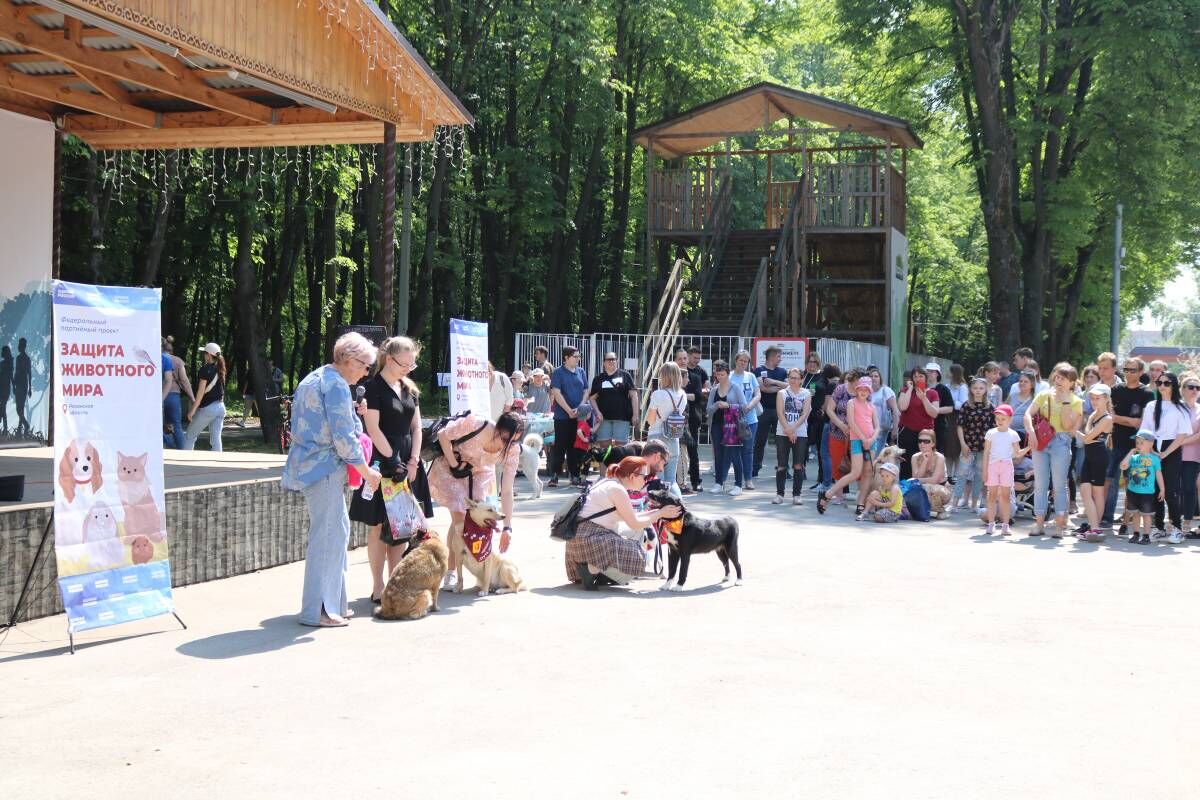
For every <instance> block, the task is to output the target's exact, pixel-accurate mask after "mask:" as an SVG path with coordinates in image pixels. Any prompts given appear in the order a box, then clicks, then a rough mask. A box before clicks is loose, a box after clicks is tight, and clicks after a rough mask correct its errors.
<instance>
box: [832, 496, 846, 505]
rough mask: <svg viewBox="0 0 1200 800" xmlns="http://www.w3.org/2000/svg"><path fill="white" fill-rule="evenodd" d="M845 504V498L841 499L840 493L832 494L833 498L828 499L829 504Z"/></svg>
mask: <svg viewBox="0 0 1200 800" xmlns="http://www.w3.org/2000/svg"><path fill="white" fill-rule="evenodd" d="M845 504H846V502H845V500H843V499H842V496H841V495H840V494H835V495H834V496H833V499H832V500H830V501H829V505H831V506H843V505H845Z"/></svg>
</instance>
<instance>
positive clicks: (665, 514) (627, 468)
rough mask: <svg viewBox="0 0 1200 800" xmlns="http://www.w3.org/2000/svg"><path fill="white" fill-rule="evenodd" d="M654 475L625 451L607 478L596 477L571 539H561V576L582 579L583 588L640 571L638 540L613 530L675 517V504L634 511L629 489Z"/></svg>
mask: <svg viewBox="0 0 1200 800" xmlns="http://www.w3.org/2000/svg"><path fill="white" fill-rule="evenodd" d="M652 478H654V471H653V470H652V469H651V468H650V465H649V463H647V461H646V459H644V458H641V457H640V456H627V457H625V458H623V459H621V460H620V461H619V462H617V463H616V464H613V465H612V466H611V467H609V468H608V477H606V478H604V479H602V480H599V481H596V483H594V484H592V487H591V488H590V489H589V490H588V496H587V500H586V501H585V502H584V504H583V508H581V509H580V510H579V522H578V524H577V525H576V527H575V538H573V539H571V540H570V541H568V542H567V548H566V549H567V554H566V558H567V578H569V579H570V581H571V582H572V583H577V582H580V581H582V582H583V588H584V589H586V590H588V591H595V589H596V587H597V586H599V585H609V586H611V585H615V584H618V583H628V582H629V581H631V580H632V579H634V578H636V577H638V576H640V575H641V574H642V572H643V570H644V568H645V565H646V555H645V553H644V552H643V551H642V545H641V543H640V542H638V541H637V540H634V539H627V538H626V537H624V536H622V535H621V534H620V533H619V532H618V526H620V525H621V523H624V524H625V525H627V526H628V527H629V529H630V530H634V531H641V530H642V529H644V528H645V527H646V526H648V525H651V524H653V523H655V522H657V521H658V520H660V519H675V518H676V517H678V516H679V515H680V514H681V513H682V511H683V510H682V508H680V507H679V506H664V507H663V508H656V509H653V510H650V511H643V512H642V513H640V514H639V513H638V512H636V511H634V510H633V504H632V503H631V502H630V500H629V493H630V492H641V491H643V490H644V489H645V488H646V484H647V483H648V482H649V481H650V480H651V479H652Z"/></svg>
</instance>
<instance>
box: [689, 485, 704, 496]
mask: <svg viewBox="0 0 1200 800" xmlns="http://www.w3.org/2000/svg"><path fill="white" fill-rule="evenodd" d="M692 491H693V492H695V493H696V494H703V493H704V487H703V486H700V485H696V486H693V487H692Z"/></svg>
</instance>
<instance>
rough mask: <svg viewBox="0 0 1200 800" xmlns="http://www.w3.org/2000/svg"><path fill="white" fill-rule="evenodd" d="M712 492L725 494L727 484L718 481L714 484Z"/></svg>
mask: <svg viewBox="0 0 1200 800" xmlns="http://www.w3.org/2000/svg"><path fill="white" fill-rule="evenodd" d="M712 493H713V494H725V486H724V485H723V484H720V483H718V484H717V485H716V486H714V487H713V488H712Z"/></svg>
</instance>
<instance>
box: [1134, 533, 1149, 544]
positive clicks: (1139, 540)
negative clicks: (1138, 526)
mask: <svg viewBox="0 0 1200 800" xmlns="http://www.w3.org/2000/svg"><path fill="white" fill-rule="evenodd" d="M1129 543H1130V544H1150V537H1149V536H1146V535H1145V534H1142V535H1141V536H1138V535H1137V534H1134V535H1133V536H1131V537H1130V539H1129Z"/></svg>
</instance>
